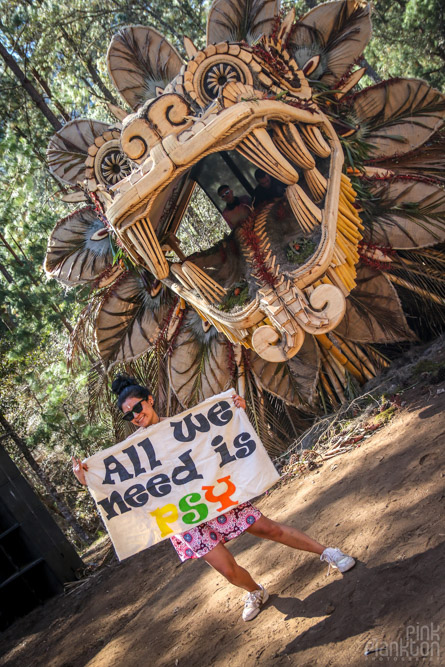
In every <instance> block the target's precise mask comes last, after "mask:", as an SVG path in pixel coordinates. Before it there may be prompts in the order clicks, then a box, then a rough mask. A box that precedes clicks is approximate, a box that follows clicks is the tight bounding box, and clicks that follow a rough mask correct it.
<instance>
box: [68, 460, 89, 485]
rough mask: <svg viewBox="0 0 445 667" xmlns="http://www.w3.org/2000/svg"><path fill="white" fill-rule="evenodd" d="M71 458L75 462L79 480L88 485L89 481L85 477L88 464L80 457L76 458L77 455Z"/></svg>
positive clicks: (75, 471) (74, 468)
mask: <svg viewBox="0 0 445 667" xmlns="http://www.w3.org/2000/svg"><path fill="white" fill-rule="evenodd" d="M71 460H72V462H73V473H74V474H75V475H76V477H77V479H78V480H79V482H80V483H81V484H83V485H84V486H86V485H87V482H86V479H85V470H88V466H87V464H86V463H82V461H81V460H80V459H79V458H76V457H75V456H72V457H71Z"/></svg>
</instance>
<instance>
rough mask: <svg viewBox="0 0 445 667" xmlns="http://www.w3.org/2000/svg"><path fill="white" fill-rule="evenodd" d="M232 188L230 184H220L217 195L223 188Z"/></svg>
mask: <svg viewBox="0 0 445 667" xmlns="http://www.w3.org/2000/svg"><path fill="white" fill-rule="evenodd" d="M231 189H232V188H231V187H230V185H220V186H219V188H218V196H219V195H220V194H221V192H222V191H223V190H231Z"/></svg>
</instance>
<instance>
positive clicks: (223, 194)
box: [220, 190, 230, 197]
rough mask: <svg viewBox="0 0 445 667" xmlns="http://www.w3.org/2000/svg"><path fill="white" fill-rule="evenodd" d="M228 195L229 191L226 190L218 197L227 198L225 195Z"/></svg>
mask: <svg viewBox="0 0 445 667" xmlns="http://www.w3.org/2000/svg"><path fill="white" fill-rule="evenodd" d="M229 193H230V190H226V191H225V192H221V195H220V197H227V195H228V194H229Z"/></svg>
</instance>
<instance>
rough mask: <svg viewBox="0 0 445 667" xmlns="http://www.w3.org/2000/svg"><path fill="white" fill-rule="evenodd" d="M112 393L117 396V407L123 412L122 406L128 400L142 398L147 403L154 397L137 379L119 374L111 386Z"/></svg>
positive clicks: (125, 374)
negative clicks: (149, 398)
mask: <svg viewBox="0 0 445 667" xmlns="http://www.w3.org/2000/svg"><path fill="white" fill-rule="evenodd" d="M111 391H112V392H113V394H116V396H117V407H118V408H119V409H120V410H122V404H123V402H124V401H125V400H126V399H127V398H140V399H141V400H143V401H146V400H147V398H148V397H149V396H151V395H152V393H151V391H150V389H149V388H148V387H143V386H142V385H140V384H139V383H138V381H137V380H136V378H132V377H130V376H129V375H127V373H118V375H116V377H115V378H114V380H113V384H112V385H111Z"/></svg>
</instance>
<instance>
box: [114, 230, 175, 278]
mask: <svg viewBox="0 0 445 667" xmlns="http://www.w3.org/2000/svg"><path fill="white" fill-rule="evenodd" d="M121 236H122V239H123V241H124V242H125V245H126V246H127V245H130V247H132V248H133V249H134V250H136V253H137V256H139V257H141V258H142V259H143V260H144V261H146V262H147V265H148V268H149V269H150V271H151V272H152V273H153V275H154V276H155V277H156V278H157V279H158V280H163V279H164V278H167V276H168V274H169V266H168V263H167V260H166V259H165V257H164V253H163V252H162V250H161V246H160V245H159V241H158V239H157V236H156V234H155V232H154V230H153V227H152V225H151V222H150V220H149V219H148V218H142V219H141V220H137V221H136V222H135V223H134V224H133V225H131V227H127V229H126V230H125V231H124V232H121ZM127 239H128V241H129V242H130V243H129V244H128V243H127ZM138 262H139V260H138Z"/></svg>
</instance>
